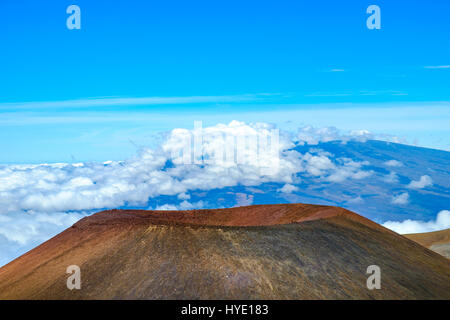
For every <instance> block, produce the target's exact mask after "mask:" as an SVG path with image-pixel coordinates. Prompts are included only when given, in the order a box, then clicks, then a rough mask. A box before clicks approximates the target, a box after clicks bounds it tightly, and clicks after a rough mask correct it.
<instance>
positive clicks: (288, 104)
mask: <svg viewBox="0 0 450 320" xmlns="http://www.w3.org/2000/svg"><path fill="white" fill-rule="evenodd" d="M71 4H77V5H78V6H80V8H81V21H82V22H81V24H82V28H81V30H68V29H67V28H66V19H67V17H68V14H66V8H67V7H68V6H69V5H71ZM370 4H377V5H379V6H380V8H381V26H382V28H381V30H368V29H367V27H366V19H367V17H368V14H366V8H367V7H368V6H369V5H370ZM449 12H450V3H448V2H446V1H432V2H430V1H359V0H358V1H356V0H355V1H345V2H344V1H340V2H337V1H276V2H275V1H272V2H265V1H245V2H243V1H189V2H186V1H183V2H182V1H164V2H154V1H133V2H130V1H123V0H120V1H114V2H111V1H79V0H77V1H45V2H38V1H22V0H19V1H12V0H3V1H1V3H0V30H2V31H1V32H0V70H1V72H0V148H1V149H2V150H8V152H2V154H1V156H0V163H27V162H32V163H39V162H58V161H69V162H71V161H84V160H90V161H93V160H98V161H103V160H108V159H114V160H118V159H123V158H126V157H128V156H129V155H131V154H133V153H134V152H135V149H136V146H138V145H145V144H150V143H151V141H153V140H152V139H153V136H154V135H155V134H156V133H157V132H160V131H165V130H170V129H172V128H174V127H177V126H183V127H187V128H191V127H192V125H193V120H203V121H204V122H205V123H206V124H208V123H210V124H213V123H217V122H225V121H226V122H227V121H231V120H233V119H237V120H243V121H266V122H275V123H277V124H278V125H279V126H285V127H289V126H291V127H295V126H300V125H305V124H312V125H315V126H336V127H338V128H339V129H342V130H354V129H367V130H370V131H374V132H376V133H386V134H390V135H396V136H399V137H401V138H404V139H405V140H407V141H408V142H409V143H416V144H419V145H423V146H428V147H433V148H440V149H446V150H448V149H450V145H449V142H448V141H449V140H450V139H449V136H450V133H449V129H448V127H450V126H448V123H449V119H450V117H449V113H448V110H449V105H450V104H449V103H448V101H450V90H449V84H450V68H449V66H450V56H449V52H450V42H449V41H448V39H449V38H450V20H449V19H448V13H449ZM155 97H162V98H166V100H164V99H162V100H161V99H160V100H155V99H154V98H155ZM174 97H179V98H180V99H172V98H174ZM117 99H120V101H121V102H118V101H119V100H117ZM136 99H141V100H136ZM78 100H81V101H78ZM99 100H100V103H99ZM67 101H69V102H67ZM70 101H78V102H76V103H73V102H70ZM355 115H358V116H357V117H356V118H355Z"/></svg>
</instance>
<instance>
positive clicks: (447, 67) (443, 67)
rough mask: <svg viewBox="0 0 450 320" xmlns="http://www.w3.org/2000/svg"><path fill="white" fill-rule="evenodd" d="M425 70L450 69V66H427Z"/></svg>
mask: <svg viewBox="0 0 450 320" xmlns="http://www.w3.org/2000/svg"><path fill="white" fill-rule="evenodd" d="M425 69H450V65H446V66H444V65H443V66H426V67H425Z"/></svg>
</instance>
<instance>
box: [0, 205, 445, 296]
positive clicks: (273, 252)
mask: <svg viewBox="0 0 450 320" xmlns="http://www.w3.org/2000/svg"><path fill="white" fill-rule="evenodd" d="M72 264H76V265H79V266H80V267H81V272H82V289H81V290H73V291H70V290H68V289H67V287H66V279H67V275H66V274H65V271H66V268H67V266H69V265H72ZM372 264H376V265H378V266H380V268H381V270H382V289H381V290H368V289H367V288H366V279H367V275H366V274H365V271H366V268H367V266H369V265H372ZM0 298H1V299H17V298H24V299H133V298H138V299H141V298H142V299H183V298H186V299H348V298H351V299H355V298H358V299H370V298H377V299H383V298H385V299H386V298H387V299H416V298H424V299H433V298H440V299H450V263H449V262H448V261H447V260H446V259H445V258H443V257H441V256H439V255H437V254H436V253H434V252H432V251H430V250H427V249H426V248H423V247H422V246H420V245H418V244H416V243H415V242H413V241H410V240H408V239H406V238H404V237H402V236H400V235H397V234H396V233H394V232H391V231H389V230H387V229H385V228H383V227H381V226H379V225H377V224H375V223H374V222H372V221H370V220H368V219H365V218H363V217H361V216H359V215H357V214H355V213H352V212H350V211H347V210H344V209H341V208H335V207H325V206H312V205H302V204H289V205H268V206H250V207H240V208H232V209H221V210H195V211H186V212H166V211H131V210H112V211H104V212H100V213H97V214H95V215H93V216H91V217H88V218H84V219H82V220H80V221H79V222H78V223H76V224H75V225H74V226H72V227H71V228H69V229H67V230H66V231H64V232H62V233H61V234H59V235H57V236H56V237H54V238H52V239H51V240H49V241H47V242H45V243H43V244H42V245H40V246H39V247H37V248H35V249H33V250H31V251H29V252H28V253H26V254H25V255H23V256H21V257H20V258H18V259H16V260H14V261H13V262H11V263H9V264H8V265H6V266H4V267H3V268H1V269H0Z"/></svg>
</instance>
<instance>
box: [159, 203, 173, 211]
mask: <svg viewBox="0 0 450 320" xmlns="http://www.w3.org/2000/svg"><path fill="white" fill-rule="evenodd" d="M155 210H162V211H175V210H178V207H177V206H176V205H173V204H163V205H161V206H157V207H156V208H155Z"/></svg>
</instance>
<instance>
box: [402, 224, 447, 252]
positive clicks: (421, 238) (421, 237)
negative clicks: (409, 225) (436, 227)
mask: <svg viewBox="0 0 450 320" xmlns="http://www.w3.org/2000/svg"><path fill="white" fill-rule="evenodd" d="M404 236H405V237H406V238H408V239H411V240H413V241H415V242H417V243H420V244H421V245H423V246H424V247H427V248H428V249H430V250H433V251H434V252H437V253H439V254H440V255H443V256H444V257H446V258H448V259H450V229H445V230H440V231H434V232H424V233H410V234H405V235H404Z"/></svg>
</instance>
